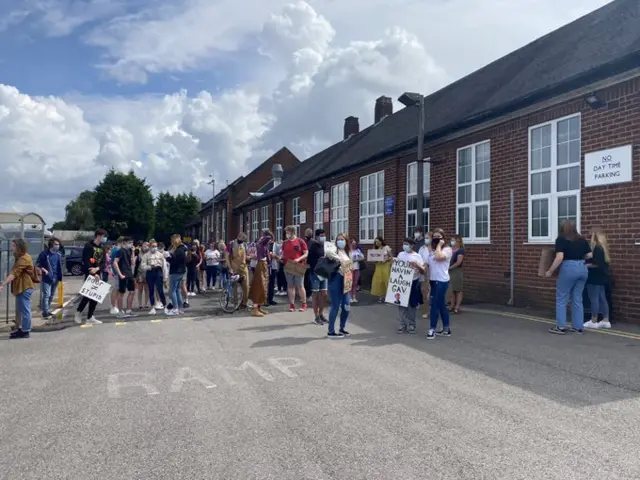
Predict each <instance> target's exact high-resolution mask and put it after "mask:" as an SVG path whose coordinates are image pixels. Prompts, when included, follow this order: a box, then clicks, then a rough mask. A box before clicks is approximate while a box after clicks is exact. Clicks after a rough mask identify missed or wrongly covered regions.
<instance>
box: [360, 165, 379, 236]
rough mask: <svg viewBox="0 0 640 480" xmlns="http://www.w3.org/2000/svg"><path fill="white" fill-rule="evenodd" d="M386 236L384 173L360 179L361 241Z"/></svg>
mask: <svg viewBox="0 0 640 480" xmlns="http://www.w3.org/2000/svg"><path fill="white" fill-rule="evenodd" d="M383 235H384V171H383V172H377V173H372V174H371V175H367V176H366V177H361V178H360V241H361V242H373V240H374V239H375V238H376V237H382V236H383Z"/></svg>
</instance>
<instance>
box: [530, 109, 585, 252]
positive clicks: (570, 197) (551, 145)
mask: <svg viewBox="0 0 640 480" xmlns="http://www.w3.org/2000/svg"><path fill="white" fill-rule="evenodd" d="M580 155H581V153H580V116H579V115H576V116H573V117H568V118H562V119H559V120H555V121H553V122H550V123H545V124H543V125H537V126H535V127H531V128H530V129H529V241H531V242H553V241H554V239H555V238H556V237H557V236H558V232H559V230H560V225H562V222H564V221H565V220H571V221H573V222H575V223H576V224H577V225H578V228H580V226H579V223H580Z"/></svg>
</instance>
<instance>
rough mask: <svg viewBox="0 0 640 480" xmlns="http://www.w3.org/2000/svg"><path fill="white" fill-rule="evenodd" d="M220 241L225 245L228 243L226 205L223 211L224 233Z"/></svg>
mask: <svg viewBox="0 0 640 480" xmlns="http://www.w3.org/2000/svg"><path fill="white" fill-rule="evenodd" d="M218 240H222V241H223V242H225V243H226V241H227V204H226V203H225V205H224V208H223V209H222V232H221V235H220V238H219V239H218Z"/></svg>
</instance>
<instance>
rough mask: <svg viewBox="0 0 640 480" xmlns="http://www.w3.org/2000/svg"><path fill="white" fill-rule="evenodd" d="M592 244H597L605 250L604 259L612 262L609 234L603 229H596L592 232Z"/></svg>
mask: <svg viewBox="0 0 640 480" xmlns="http://www.w3.org/2000/svg"><path fill="white" fill-rule="evenodd" d="M591 244H592V245H593V246H594V247H595V246H596V245H597V246H598V247H600V248H602V250H603V251H604V261H605V262H607V263H611V257H610V256H609V242H607V236H606V235H605V233H604V231H603V230H594V231H593V233H592V234H591Z"/></svg>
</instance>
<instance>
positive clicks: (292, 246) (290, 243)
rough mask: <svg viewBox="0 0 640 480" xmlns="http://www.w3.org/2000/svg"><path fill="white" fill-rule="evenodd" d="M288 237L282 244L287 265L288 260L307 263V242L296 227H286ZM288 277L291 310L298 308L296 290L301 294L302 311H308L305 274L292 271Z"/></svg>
mask: <svg viewBox="0 0 640 480" xmlns="http://www.w3.org/2000/svg"><path fill="white" fill-rule="evenodd" d="M284 232H285V234H286V235H287V239H286V240H285V242H284V244H283V245H282V258H283V260H284V263H285V266H286V264H287V263H288V262H295V263H301V264H303V265H304V264H305V260H306V259H307V256H308V255H309V249H308V248H307V243H306V242H305V241H304V240H303V239H301V238H300V237H298V236H297V235H296V227H294V226H293V225H289V226H288V227H286V228H285V229H284ZM285 275H286V277H287V288H288V293H289V311H290V312H294V311H295V310H296V290H298V295H299V296H300V302H302V305H301V307H300V310H299V311H301V312H306V311H307V292H306V290H305V289H304V275H294V274H292V273H288V272H286V273H285Z"/></svg>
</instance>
